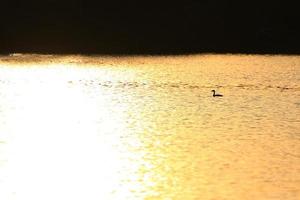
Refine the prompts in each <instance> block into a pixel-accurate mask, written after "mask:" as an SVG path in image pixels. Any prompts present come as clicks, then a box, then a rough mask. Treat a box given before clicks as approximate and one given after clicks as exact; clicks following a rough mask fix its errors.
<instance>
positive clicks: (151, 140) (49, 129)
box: [0, 54, 300, 200]
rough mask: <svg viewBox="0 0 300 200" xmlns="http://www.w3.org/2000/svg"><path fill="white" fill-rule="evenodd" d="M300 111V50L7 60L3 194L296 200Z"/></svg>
mask: <svg viewBox="0 0 300 200" xmlns="http://www.w3.org/2000/svg"><path fill="white" fill-rule="evenodd" d="M213 89H215V90H216V91H217V92H218V93H221V94H223V95H224V96H223V97H212V92H211V90H213ZM299 116H300V56H258V55H193V56H166V57H163V56H136V57H134V56H132V57H125V56H124V57H109V56H75V55H74V56H55V55H22V54H13V55H10V56H2V57H0V188H1V190H0V199H3V200H6V199H16V200H21V199H31V200H38V199H44V200H47V199H49V200H50V199H51V200H52V199H62V200H63V199H74V200H77V199H89V200H93V199H107V200H109V199H121V200H123V199H130V200H141V199H149V200H150V199H178V200H182V199H186V200H192V199H193V200H194V199H195V200H196V199H197V200H198V199H203V200H223V199H224V200H240V199H244V200H253V199H263V200H265V199H272V200H273V199H288V200H296V199H299V198H300V119H299Z"/></svg>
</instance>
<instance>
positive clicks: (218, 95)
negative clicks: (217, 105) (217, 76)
mask: <svg viewBox="0 0 300 200" xmlns="http://www.w3.org/2000/svg"><path fill="white" fill-rule="evenodd" d="M212 92H213V97H222V96H223V95H222V94H216V91H215V90H212Z"/></svg>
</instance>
